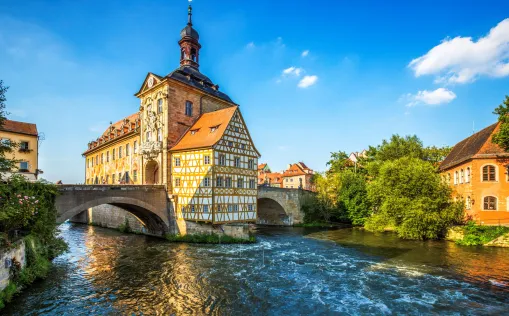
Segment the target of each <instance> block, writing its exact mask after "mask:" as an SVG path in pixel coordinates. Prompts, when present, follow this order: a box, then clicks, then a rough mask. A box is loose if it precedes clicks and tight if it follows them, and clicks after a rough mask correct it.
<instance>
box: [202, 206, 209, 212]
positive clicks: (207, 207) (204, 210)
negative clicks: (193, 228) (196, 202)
mask: <svg viewBox="0 0 509 316" xmlns="http://www.w3.org/2000/svg"><path fill="white" fill-rule="evenodd" d="M208 212H209V206H208V205H203V213H208Z"/></svg>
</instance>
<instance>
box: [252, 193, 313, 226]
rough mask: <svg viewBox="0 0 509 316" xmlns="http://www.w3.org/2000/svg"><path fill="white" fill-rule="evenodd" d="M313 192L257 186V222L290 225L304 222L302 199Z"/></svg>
mask: <svg viewBox="0 0 509 316" xmlns="http://www.w3.org/2000/svg"><path fill="white" fill-rule="evenodd" d="M311 194H313V193H312V192H310V191H306V190H300V189H285V188H275V187H269V186H259V187H258V219H257V220H256V223H257V224H261V225H280V226H292V225H295V224H300V223H302V222H304V213H303V212H302V210H301V203H302V201H303V199H304V198H305V197H306V196H308V195H311Z"/></svg>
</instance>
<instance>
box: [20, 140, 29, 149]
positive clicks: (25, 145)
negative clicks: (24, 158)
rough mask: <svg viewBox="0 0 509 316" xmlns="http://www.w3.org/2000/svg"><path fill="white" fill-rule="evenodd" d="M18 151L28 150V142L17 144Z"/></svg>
mask: <svg viewBox="0 0 509 316" xmlns="http://www.w3.org/2000/svg"><path fill="white" fill-rule="evenodd" d="M19 149H21V150H28V142H21V143H19Z"/></svg>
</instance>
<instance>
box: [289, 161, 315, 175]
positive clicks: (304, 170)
mask: <svg viewBox="0 0 509 316" xmlns="http://www.w3.org/2000/svg"><path fill="white" fill-rule="evenodd" d="M306 174H313V170H311V169H309V168H308V167H307V166H306V165H305V164H304V163H303V162H298V163H294V164H291V165H290V167H289V168H288V169H286V170H285V171H284V172H283V177H294V176H302V175H306Z"/></svg>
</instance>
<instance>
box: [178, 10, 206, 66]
mask: <svg viewBox="0 0 509 316" xmlns="http://www.w3.org/2000/svg"><path fill="white" fill-rule="evenodd" d="M192 16H193V8H192V7H191V5H190V4H189V8H188V12H187V25H186V27H184V28H183V29H182V31H180V37H181V39H180V41H179V42H178V43H179V45H180V66H181V67H182V66H191V67H193V68H196V69H198V68H199V67H200V65H199V60H200V58H199V56H200V48H201V45H200V43H199V42H198V40H199V39H200V36H199V35H198V32H197V31H196V30H195V29H194V28H193V21H192Z"/></svg>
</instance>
